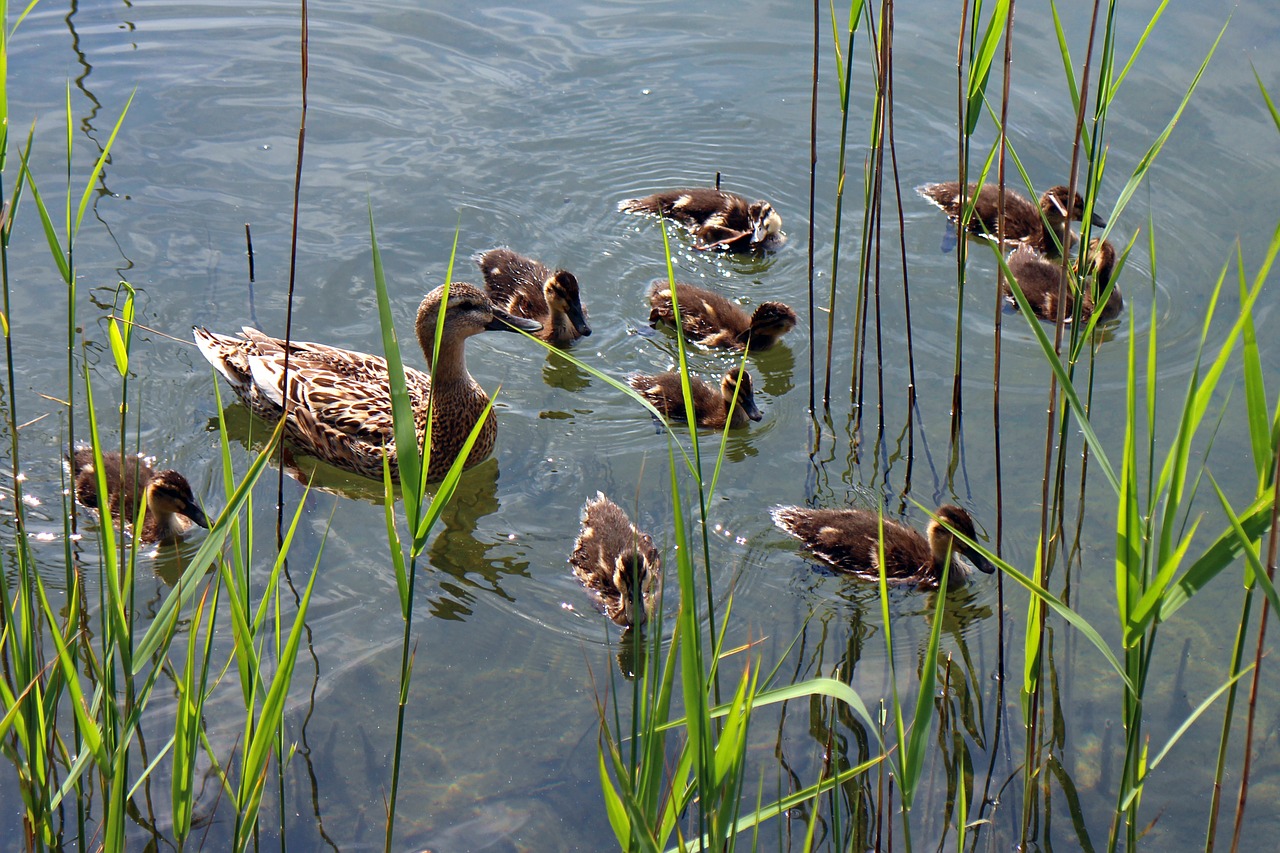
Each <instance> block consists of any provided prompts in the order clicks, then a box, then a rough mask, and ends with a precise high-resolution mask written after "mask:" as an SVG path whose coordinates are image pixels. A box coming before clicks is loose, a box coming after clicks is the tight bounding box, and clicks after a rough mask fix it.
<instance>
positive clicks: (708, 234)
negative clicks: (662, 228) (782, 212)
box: [618, 187, 787, 252]
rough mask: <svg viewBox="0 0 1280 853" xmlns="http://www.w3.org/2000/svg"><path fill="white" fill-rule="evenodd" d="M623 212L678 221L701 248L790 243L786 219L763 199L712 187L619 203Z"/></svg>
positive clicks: (740, 249) (772, 247)
mask: <svg viewBox="0 0 1280 853" xmlns="http://www.w3.org/2000/svg"><path fill="white" fill-rule="evenodd" d="M618 210H620V211H622V212H623V213H648V214H653V215H659V214H661V215H662V216H664V217H666V218H667V219H674V220H675V221H676V222H679V223H680V224H681V225H683V226H684V227H685V228H686V229H687V230H688V231H689V233H691V234H692V235H693V238H694V247H695V248H697V249H724V250H727V251H730V252H753V251H758V250H764V251H774V250H776V249H778V248H780V247H781V246H782V244H783V243H785V242H786V240H787V235H786V234H784V233H783V231H782V217H781V216H779V215H778V213H777V211H775V210H774V209H773V205H772V204H770V203H769V202H767V201H764V200H763V199H761V200H759V201H750V200H749V199H747V198H746V197H745V196H740V195H738V194H737V193H731V192H726V191H725V190H721V189H713V188H711V187H699V188H695V189H683V190H666V191H665V192H657V193H653V194H652V195H647V196H644V197H643V198H628V199H623V200H622V201H620V202H618Z"/></svg>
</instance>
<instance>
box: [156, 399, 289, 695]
mask: <svg viewBox="0 0 1280 853" xmlns="http://www.w3.org/2000/svg"><path fill="white" fill-rule="evenodd" d="M284 423H285V422H284V418H281V419H280V421H279V422H278V423H277V424H276V428H275V430H274V431H273V432H272V434H271V439H270V441H268V442H267V446H266V447H264V448H263V449H262V451H261V452H260V453H259V454H258V457H257V458H256V459H254V460H253V463H252V464H251V465H250V466H249V470H248V471H246V472H245V475H244V479H243V480H241V481H240V485H239V486H237V487H236V490H235V493H234V494H233V495H232V496H231V499H230V500H229V501H227V505H226V507H225V508H223V510H222V513H221V515H219V516H218V519H217V521H215V522H214V524H213V527H212V528H211V529H210V530H209V533H208V535H207V536H205V538H204V541H203V542H201V543H200V548H199V549H198V550H197V551H196V553H195V555H194V556H193V557H192V558H191V563H190V564H189V565H188V566H187V568H186V570H185V571H184V572H183V573H182V577H181V578H179V580H178V583H177V584H176V585H175V587H174V592H173V593H172V594H170V595H169V596H167V597H166V598H165V600H164V601H163V602H162V603H161V604H160V607H159V608H157V610H156V612H155V616H153V617H152V618H153V622H152V624H151V626H150V627H149V628H148V629H147V632H146V634H144V635H143V637H142V639H141V640H140V641H139V642H138V644H137V646H136V647H135V649H134V670H133V672H134V674H135V675H136V674H137V673H138V672H139V671H140V669H141V667H142V666H143V665H144V664H145V663H146V661H147V660H148V659H150V657H151V656H152V655H153V654H155V652H156V650H157V649H158V648H159V646H160V633H159V632H160V630H161V627H160V626H163V625H164V623H165V622H166V621H167V620H168V619H169V618H171V615H172V613H173V611H175V610H180V609H181V608H183V607H185V606H186V604H187V602H188V601H190V599H191V596H193V595H195V593H196V591H197V590H198V589H199V585H198V584H197V583H196V582H195V581H196V579H197V578H199V577H201V576H202V575H203V574H204V573H205V572H206V571H208V569H209V566H211V565H212V564H213V561H214V559H215V558H216V557H217V556H218V554H219V553H220V552H221V551H222V544H223V542H224V541H225V540H226V538H227V534H228V533H229V532H230V530H231V527H232V525H231V519H233V518H234V517H235V516H236V515H238V514H239V513H240V510H241V509H242V508H243V507H244V505H245V502H246V501H247V500H248V499H249V494H250V493H251V492H252V491H253V486H254V484H255V483H256V482H257V481H258V477H260V476H261V475H262V472H263V470H264V469H265V468H266V467H267V463H268V462H269V461H270V457H271V454H272V453H274V452H275V449H276V445H277V443H278V442H279V441H280V439H281V436H282V435H283V434H284Z"/></svg>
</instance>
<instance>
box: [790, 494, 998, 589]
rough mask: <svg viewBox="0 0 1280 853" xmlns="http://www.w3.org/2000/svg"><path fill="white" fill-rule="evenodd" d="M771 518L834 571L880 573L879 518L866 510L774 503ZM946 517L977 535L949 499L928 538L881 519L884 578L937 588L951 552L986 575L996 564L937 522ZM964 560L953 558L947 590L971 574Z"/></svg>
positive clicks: (868, 576) (958, 527)
mask: <svg viewBox="0 0 1280 853" xmlns="http://www.w3.org/2000/svg"><path fill="white" fill-rule="evenodd" d="M770 514H771V515H772V516H773V523H774V524H776V525H777V526H778V527H779V528H781V529H782V530H783V531H784V532H786V533H788V534H790V535H791V536H794V537H795V538H797V539H799V540H800V541H801V542H803V543H804V545H805V547H806V548H808V549H809V550H810V551H811V552H812V553H813V554H814V555H816V556H818V557H820V558H822V559H823V560H824V561H826V562H827V563H830V564H831V565H832V566H833V567H834V568H835V569H836V570H837V571H841V572H847V573H849V574H852V575H855V576H857V577H860V578H862V579H864V580H877V581H878V580H879V578H880V568H879V562H880V517H879V516H878V514H877V513H875V512H871V511H869V510H865V509H852V508H851V509H811V508H809V507H802V506H778V507H774V508H773V509H772V510H771V511H770ZM939 520H941V521H944V522H946V523H947V524H949V525H951V527H953V528H955V530H957V531H958V532H960V533H962V534H964V535H965V536H966V537H968V538H969V539H976V538H977V535H976V533H975V531H974V526H973V519H972V518H970V517H969V513H967V512H966V511H965V510H964V509H962V508H960V507H958V506H955V505H953V504H945V505H943V506H940V507H938V512H937V518H936V519H934V520H931V521H930V522H929V527H928V531H927V535H928V538H927V539H926V538H925V537H924V536H921V535H920V534H919V533H917V532H916V531H915V530H913V529H912V528H910V527H908V526H907V525H905V524H901V523H900V522H897V521H893V520H891V519H888V518H886V519H884V562H885V572H884V574H885V579H886V580H887V581H888V582H889V583H890V584H893V585H897V586H915V587H920V588H924V589H937V588H938V586H939V585H940V584H941V583H942V570H943V568H944V567H945V566H946V563H947V557H948V555H949V554H950V553H952V552H953V551H954V552H957V553H960V554H963V555H964V556H965V557H966V558H968V560H969V561H970V562H972V563H973V565H974V567H976V568H978V569H979V570H981V571H983V572H985V573H987V574H990V573H992V572H993V571H995V568H994V567H993V566H992V565H991V563H990V562H989V561H988V560H987V558H986V557H984V556H982V554H980V553H978V552H977V551H976V550H974V549H973V548H970V547H969V546H968V545H966V544H965V543H964V542H961V541H960V540H959V539H957V538H956V537H955V536H954V535H953V534H952V533H951V531H950V530H948V529H947V528H946V527H944V526H943V525H942V524H940V523H939ZM970 574H971V572H970V570H969V568H968V567H967V566H965V564H964V562H963V561H954V562H953V563H952V565H951V572H950V574H949V575H948V583H947V588H948V589H957V588H959V587H961V586H963V585H964V584H965V582H966V581H967V580H968V579H969V577H970Z"/></svg>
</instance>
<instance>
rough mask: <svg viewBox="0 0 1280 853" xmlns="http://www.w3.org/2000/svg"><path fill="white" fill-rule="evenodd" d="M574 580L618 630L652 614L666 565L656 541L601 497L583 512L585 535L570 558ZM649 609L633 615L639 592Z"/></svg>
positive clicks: (600, 494)
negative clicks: (663, 565) (655, 544)
mask: <svg viewBox="0 0 1280 853" xmlns="http://www.w3.org/2000/svg"><path fill="white" fill-rule="evenodd" d="M569 565H571V566H572V567H573V574H574V576H575V577H577V579H578V580H579V581H581V582H582V585H583V586H585V587H586V588H587V589H588V590H590V592H591V593H592V595H593V596H594V597H595V598H596V600H597V601H599V602H600V605H601V606H602V607H603V608H604V612H605V613H606V614H608V616H609V618H610V619H612V620H613V621H614V622H616V623H617V624H619V625H623V626H630V625H633V624H644V622H645V621H647V620H648V618H649V616H650V614H652V613H653V606H654V593H655V590H656V587H657V582H658V576H659V575H660V574H661V572H662V560H661V558H660V557H659V556H658V549H657V548H655V547H653V539H651V538H650V537H649V534H647V533H641V532H640V531H639V530H637V529H636V526H635V525H634V524H632V523H631V519H629V518H627V514H626V513H625V512H623V511H622V508H621V507H619V506H618V505H617V504H615V503H614V502H613V501H611V500H609V499H608V498H606V497H605V496H604V493H603V492H597V493H596V496H595V497H594V498H592V499H590V500H588V501H587V503H586V505H584V506H583V507H582V532H581V533H580V534H579V535H578V539H577V541H576V542H575V543H574V545H573V554H571V555H570V556H569ZM637 590H638V591H639V592H640V595H641V597H642V598H643V600H644V606H643V608H642V609H641V610H640V612H639V613H635V612H634V601H635V594H636V591H637ZM637 617H638V618H637Z"/></svg>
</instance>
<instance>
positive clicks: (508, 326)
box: [485, 307, 542, 334]
mask: <svg viewBox="0 0 1280 853" xmlns="http://www.w3.org/2000/svg"><path fill="white" fill-rule="evenodd" d="M541 328H542V324H541V323H539V322H538V321H537V320H528V319H525V318H524V317H516V316H514V315H512V314H508V313H507V312H506V311H503V310H502V309H501V308H498V307H494V309H493V319H492V320H490V321H489V323H488V325H486V326H485V329H486V330H487V331H490V332H528V333H530V334H533V333H534V332H536V331H538V330H540V329H541Z"/></svg>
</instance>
